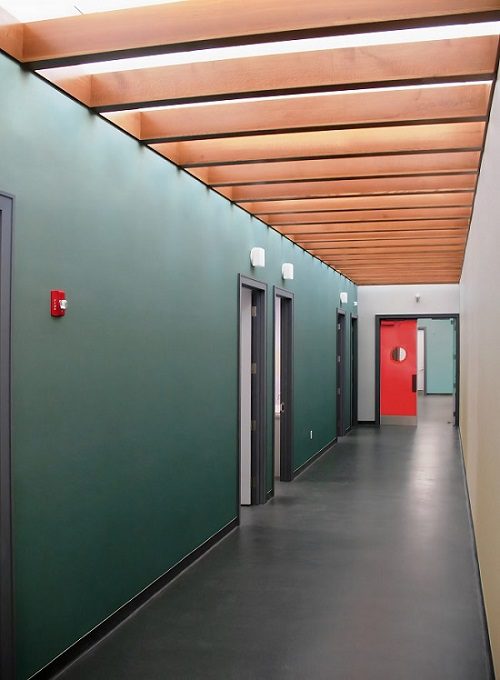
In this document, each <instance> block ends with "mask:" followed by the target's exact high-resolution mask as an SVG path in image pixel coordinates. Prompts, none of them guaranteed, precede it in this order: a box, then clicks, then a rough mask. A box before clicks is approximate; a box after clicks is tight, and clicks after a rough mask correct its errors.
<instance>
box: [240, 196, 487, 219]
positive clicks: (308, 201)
mask: <svg viewBox="0 0 500 680" xmlns="http://www.w3.org/2000/svg"><path fill="white" fill-rule="evenodd" d="M473 197H474V194H473V192H472V191H471V192H460V193H449V194H447V193H435V194H410V195H404V194H403V195H392V196H348V197H346V198H301V199H296V200H288V201H261V202H258V203H254V202H252V201H242V202H241V203H240V204H239V205H241V207H242V208H244V209H245V210H248V211H249V212H251V213H254V214H258V213H261V214H262V213H268V214H270V213H283V212H295V213H303V212H307V211H311V212H316V211H318V210H320V211H322V210H339V211H345V210H357V209H360V210H367V209H370V210H373V209H386V208H423V207H425V208H433V207H443V206H445V207H446V206H447V207H455V206H461V207H467V208H470V207H471V205H472V200H473Z"/></svg>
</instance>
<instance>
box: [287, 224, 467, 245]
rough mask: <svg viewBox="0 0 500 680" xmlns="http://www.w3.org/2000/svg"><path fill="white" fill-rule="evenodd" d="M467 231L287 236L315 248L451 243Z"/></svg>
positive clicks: (350, 232)
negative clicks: (347, 244) (394, 241)
mask: <svg viewBox="0 0 500 680" xmlns="http://www.w3.org/2000/svg"><path fill="white" fill-rule="evenodd" d="M467 231H468V230H467V229H438V230H433V231H419V232H415V231H411V230H410V231H373V232H369V231H359V232H352V231H347V232H346V231H344V232H339V233H335V234H331V233H329V234H286V236H288V238H290V239H291V240H292V241H295V243H298V244H299V245H301V246H302V247H303V248H313V247H314V244H316V243H317V244H320V243H324V244H327V243H332V244H334V243H343V242H346V241H348V242H351V241H352V242H354V243H359V242H361V241H390V240H392V239H399V240H414V239H415V238H419V239H421V240H425V241H426V242H427V243H434V242H436V240H442V239H447V240H449V241H450V242H451V241H456V240H457V239H458V240H461V241H463V240H464V238H466V237H467Z"/></svg>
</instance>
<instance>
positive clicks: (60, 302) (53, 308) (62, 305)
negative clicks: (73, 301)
mask: <svg viewBox="0 0 500 680" xmlns="http://www.w3.org/2000/svg"><path fill="white" fill-rule="evenodd" d="M67 307H68V301H67V300H66V293H65V292H64V290H51V291H50V313H51V315H52V316H64V315H65V314H66V309H67Z"/></svg>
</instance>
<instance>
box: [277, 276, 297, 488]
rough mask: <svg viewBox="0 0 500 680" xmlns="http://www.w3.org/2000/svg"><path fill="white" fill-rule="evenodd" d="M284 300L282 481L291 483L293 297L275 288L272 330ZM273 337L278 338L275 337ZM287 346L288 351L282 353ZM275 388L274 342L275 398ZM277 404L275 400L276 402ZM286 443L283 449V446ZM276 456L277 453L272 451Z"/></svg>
mask: <svg viewBox="0 0 500 680" xmlns="http://www.w3.org/2000/svg"><path fill="white" fill-rule="evenodd" d="M277 298H281V301H282V304H281V367H280V373H281V388H282V389H281V393H282V394H283V392H285V393H286V394H285V399H284V400H283V401H284V402H285V404H286V405H287V407H286V410H285V414H286V416H285V418H284V419H283V420H282V418H281V417H280V481H281V482H291V481H292V479H293V349H294V343H293V307H294V294H293V293H291V292H290V291H289V290H285V289H284V288H279V287H278V286H274V296H273V328H274V330H275V329H276V299H277ZM283 300H286V301H287V302H286V305H283ZM287 306H288V309H289V315H288V318H287V319H286V322H285V323H283V308H284V307H285V308H286V307H287ZM284 328H286V331H285V332H286V333H287V334H288V342H284V341H283V335H284V333H283V329H284ZM273 337H275V336H274V335H273ZM284 347H286V348H287V349H288V351H285V352H284V351H283V348H284ZM283 375H285V376H286V378H287V379H286V381H285V385H286V387H285V390H283ZM275 389H276V343H275V342H273V395H274V394H275ZM273 403H274V399H273ZM274 415H275V414H274V407H273V449H274V441H275V428H276V418H275V417H274ZM283 442H284V443H285V444H284V446H282V443H283ZM273 454H274V451H273ZM274 462H275V460H274V455H273V470H274ZM273 492H274V474H273Z"/></svg>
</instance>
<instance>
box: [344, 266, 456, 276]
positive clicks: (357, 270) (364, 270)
mask: <svg viewBox="0 0 500 680" xmlns="http://www.w3.org/2000/svg"><path fill="white" fill-rule="evenodd" d="M460 270H461V267H460V266H459V265H453V266H446V265H440V264H437V263H436V264H435V265H432V266H429V267H412V269H411V271H412V273H420V274H425V273H433V272H440V273H443V272H447V273H450V274H451V273H455V272H459V271H460ZM344 271H345V272H347V271H348V272H349V274H350V275H360V274H364V275H369V274H374V275H375V274H387V273H388V272H392V273H394V272H401V273H402V274H406V273H407V272H408V267H407V266H406V265H404V264H398V265H391V267H390V268H388V267H368V266H367V267H363V266H359V267H358V266H355V267H349V269H344Z"/></svg>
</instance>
